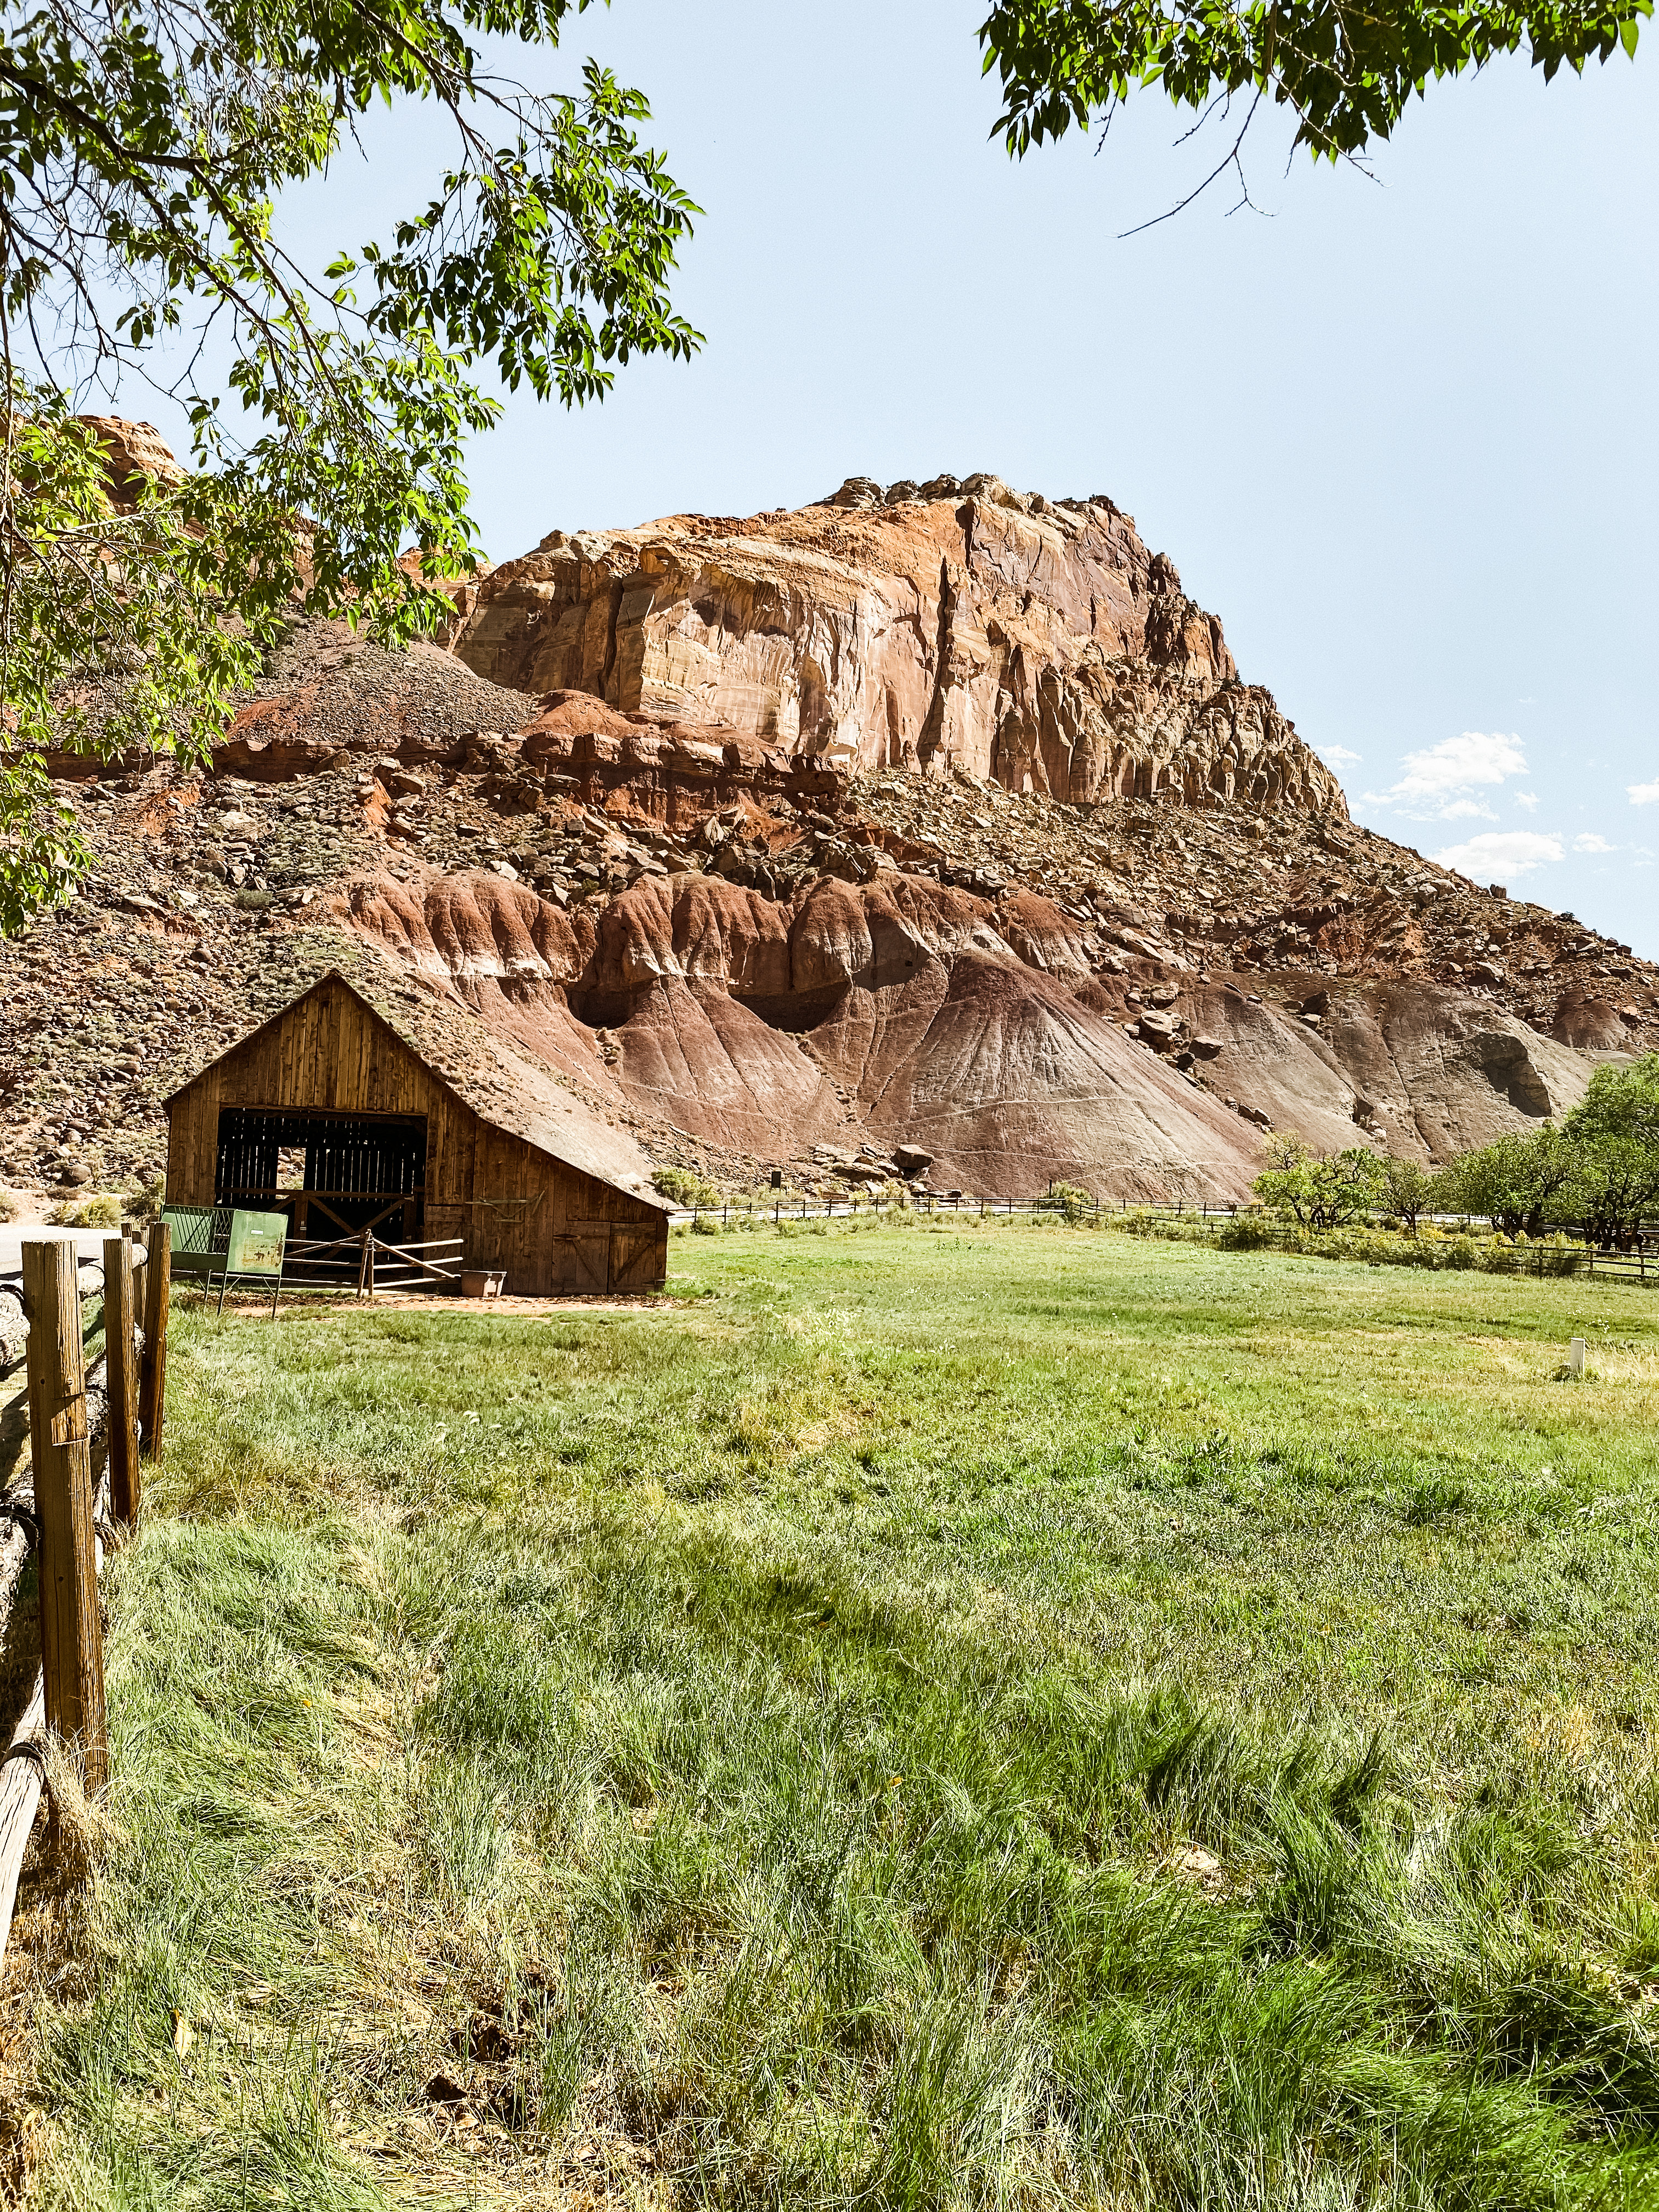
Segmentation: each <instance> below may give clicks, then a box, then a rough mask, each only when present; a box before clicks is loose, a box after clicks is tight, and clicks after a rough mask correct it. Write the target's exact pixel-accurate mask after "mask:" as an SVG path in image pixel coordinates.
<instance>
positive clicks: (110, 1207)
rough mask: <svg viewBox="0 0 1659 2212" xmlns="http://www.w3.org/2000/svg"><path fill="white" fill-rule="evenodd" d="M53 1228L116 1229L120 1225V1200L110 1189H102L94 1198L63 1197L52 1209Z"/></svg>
mask: <svg viewBox="0 0 1659 2212" xmlns="http://www.w3.org/2000/svg"><path fill="white" fill-rule="evenodd" d="M52 1226H53V1227H54V1228H55V1229H118V1228H119V1227H120V1226H121V1201H120V1200H119V1199H118V1198H117V1197H116V1196H115V1195H114V1194H113V1193H112V1192H111V1191H102V1192H100V1194H99V1195H98V1196H97V1197H96V1198H73V1199H65V1200H64V1203H63V1204H62V1205H61V1206H53V1208H52Z"/></svg>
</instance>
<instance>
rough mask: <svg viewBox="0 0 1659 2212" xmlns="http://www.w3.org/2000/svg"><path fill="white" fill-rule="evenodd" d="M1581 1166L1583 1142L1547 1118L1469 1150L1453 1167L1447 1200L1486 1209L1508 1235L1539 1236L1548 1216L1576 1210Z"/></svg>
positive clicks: (1468, 1209) (1465, 1208)
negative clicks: (1572, 1139) (1580, 1144)
mask: <svg viewBox="0 0 1659 2212" xmlns="http://www.w3.org/2000/svg"><path fill="white" fill-rule="evenodd" d="M1581 1166H1582V1162H1581V1160H1580V1158H1579V1153H1578V1149H1577V1146H1575V1145H1573V1144H1572V1143H1571V1142H1570V1141H1569V1140H1568V1139H1566V1138H1565V1137H1564V1136H1563V1135H1562V1134H1561V1133H1560V1132H1559V1130H1557V1129H1555V1128H1553V1127H1551V1126H1550V1125H1549V1124H1548V1123H1546V1125H1545V1126H1544V1127H1543V1128H1541V1129H1540V1130H1537V1131H1536V1132H1535V1133H1533V1134H1531V1135H1523V1134H1521V1133H1514V1134H1511V1135H1509V1136H1504V1137H1499V1138H1498V1139H1495V1140H1494V1141H1493V1142H1492V1144H1490V1145H1483V1146H1480V1149H1479V1150H1478V1151H1476V1152H1466V1153H1464V1155H1463V1156H1462V1158H1461V1159H1459V1160H1457V1161H1455V1162H1454V1164H1453V1165H1452V1167H1451V1168H1450V1169H1449V1170H1448V1173H1447V1176H1446V1197H1447V1202H1448V1205H1449V1206H1450V1207H1452V1208H1455V1210H1457V1211H1458V1212H1463V1213H1480V1214H1484V1215H1485V1216H1486V1218H1487V1219H1488V1220H1489V1221H1490V1222H1491V1223H1492V1226H1493V1228H1494V1229H1498V1230H1501V1231H1502V1232H1503V1233H1504V1236H1506V1237H1520V1236H1526V1237H1536V1236H1537V1234H1538V1233H1539V1231H1540V1230H1541V1229H1542V1228H1543V1226H1544V1225H1545V1223H1546V1222H1547V1221H1555V1220H1559V1219H1560V1218H1562V1217H1563V1215H1564V1214H1566V1213H1569V1212H1571V1189H1572V1186H1573V1183H1574V1181H1575V1179H1576V1178H1577V1176H1578V1173H1579V1171H1580V1168H1581Z"/></svg>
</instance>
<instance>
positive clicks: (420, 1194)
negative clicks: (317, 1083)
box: [213, 1106, 426, 1243]
mask: <svg viewBox="0 0 1659 2212" xmlns="http://www.w3.org/2000/svg"><path fill="white" fill-rule="evenodd" d="M213 1202H214V1204H215V1205H216V1206H246V1207H249V1208H251V1209H252V1210H254V1211H255V1212H267V1213H286V1214H287V1216H288V1218H289V1234H290V1235H291V1236H293V1237H310V1238H313V1239H314V1238H317V1237H325V1238H331V1237H342V1236H350V1237H356V1236H358V1235H360V1234H361V1232H362V1231H363V1230H365V1229H372V1230H373V1231H374V1233H375V1235H376V1236H377V1237H383V1238H385V1239H386V1241H387V1242H389V1243H410V1242H412V1241H414V1240H415V1239H416V1237H418V1236H419V1234H420V1231H421V1229H422V1226H423V1224H424V1216H425V1203H426V1116H425V1115H424V1114H331V1113H319V1112H313V1111H305V1112H300V1111H295V1110H293V1109H288V1108H283V1107H265V1106H225V1107H222V1108H221V1109H220V1112H219V1152H218V1159H217V1163H216V1167H215V1170H214V1179H213Z"/></svg>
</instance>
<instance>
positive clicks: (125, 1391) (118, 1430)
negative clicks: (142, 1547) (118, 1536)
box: [104, 1237, 143, 1528]
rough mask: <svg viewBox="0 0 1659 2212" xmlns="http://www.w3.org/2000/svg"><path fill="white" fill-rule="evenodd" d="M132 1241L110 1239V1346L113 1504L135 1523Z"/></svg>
mask: <svg viewBox="0 0 1659 2212" xmlns="http://www.w3.org/2000/svg"><path fill="white" fill-rule="evenodd" d="M132 1309H133V1297H132V1247H131V1244H130V1243H128V1242H127V1240H126V1238H125V1237H106V1238H105V1239H104V1352H105V1358H106V1361H107V1363H108V1372H109V1510H110V1517H111V1519H112V1520H114V1521H118V1522H122V1523H123V1524H124V1525H125V1526H126V1527H127V1528H132V1527H133V1526H134V1525H135V1524H136V1523H137V1519H138V1508H139V1506H140V1504H142V1503H143V1476H142V1475H141V1474H139V1472H138V1374H137V1362H136V1360H135V1358H134V1356H133V1349H132V1331H133V1325H134V1323H135V1322H136V1321H137V1315H136V1314H135V1313H134V1311H133V1310H132Z"/></svg>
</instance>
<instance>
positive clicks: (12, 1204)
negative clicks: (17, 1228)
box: [0, 1190, 23, 1221]
mask: <svg viewBox="0 0 1659 2212" xmlns="http://www.w3.org/2000/svg"><path fill="white" fill-rule="evenodd" d="M22 1203H23V1201H22V1200H21V1198H19V1197H18V1195H17V1193H16V1192H15V1190H0V1221H15V1220H16V1218H17V1216H18V1213H19V1211H20V1210H21V1206H22Z"/></svg>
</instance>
